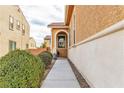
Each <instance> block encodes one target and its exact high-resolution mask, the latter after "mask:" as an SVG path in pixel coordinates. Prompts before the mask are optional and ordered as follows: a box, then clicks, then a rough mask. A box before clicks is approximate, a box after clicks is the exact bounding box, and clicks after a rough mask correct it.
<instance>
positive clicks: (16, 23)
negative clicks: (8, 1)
mask: <svg viewBox="0 0 124 93" xmlns="http://www.w3.org/2000/svg"><path fill="white" fill-rule="evenodd" d="M29 29H30V28H29V24H28V22H27V20H26V19H25V16H24V15H23V13H22V11H21V9H20V8H19V6H15V5H13V6H12V5H4V6H3V5H1V6H0V57H1V56H4V55H5V54H7V53H8V52H9V51H12V50H15V49H24V50H25V49H27V47H28V42H29Z"/></svg>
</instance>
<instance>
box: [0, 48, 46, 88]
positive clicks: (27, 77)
mask: <svg viewBox="0 0 124 93" xmlns="http://www.w3.org/2000/svg"><path fill="white" fill-rule="evenodd" d="M44 70H45V69H44V63H43V62H42V61H41V60H40V58H39V57H35V56H33V55H32V54H30V53H28V52H26V51H24V50H15V51H12V52H10V53H8V54H7V55H5V56H4V57H2V58H1V59H0V87H1V88H2V87H3V88H35V87H39V84H40V80H41V76H43V73H44Z"/></svg>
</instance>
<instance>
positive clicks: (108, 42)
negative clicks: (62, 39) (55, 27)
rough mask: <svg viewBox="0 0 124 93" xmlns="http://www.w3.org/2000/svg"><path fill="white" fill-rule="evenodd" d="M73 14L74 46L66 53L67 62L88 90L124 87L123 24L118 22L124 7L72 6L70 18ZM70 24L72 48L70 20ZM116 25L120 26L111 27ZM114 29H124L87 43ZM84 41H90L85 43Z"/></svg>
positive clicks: (71, 31) (122, 17) (123, 13)
mask: <svg viewBox="0 0 124 93" xmlns="http://www.w3.org/2000/svg"><path fill="white" fill-rule="evenodd" d="M74 14H75V15H76V45H75V47H70V48H69V49H68V58H69V59H70V60H71V61H72V62H73V63H74V64H75V66H76V67H77V69H78V70H79V71H80V73H81V74H82V75H83V76H84V77H85V79H86V80H87V82H88V83H89V85H90V86H91V87H124V73H123V71H124V64H123V62H124V57H123V56H124V26H123V25H124V24H121V22H120V20H123V19H124V6H75V8H74V12H73V14H72V15H74ZM70 22H71V23H70V25H69V27H70V36H71V37H70V38H71V46H73V30H71V29H73V28H72V25H73V16H72V18H71V21H70ZM117 22H120V25H116V26H115V27H110V26H113V25H114V24H116V23H117ZM122 23H123V22H122ZM109 27H110V30H108V29H109ZM117 27H120V28H121V29H122V27H123V29H122V30H116V32H113V33H111V34H108V35H103V36H102V37H97V38H95V39H92V40H90V39H89V38H93V37H96V36H99V35H100V34H99V33H101V34H104V33H107V31H110V32H111V30H114V29H115V28H117ZM104 29H107V30H104ZM103 30H104V31H103ZM87 39H89V41H88V42H85V41H87ZM81 42H85V43H81Z"/></svg>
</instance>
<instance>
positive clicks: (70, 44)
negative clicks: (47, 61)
mask: <svg viewBox="0 0 124 93" xmlns="http://www.w3.org/2000/svg"><path fill="white" fill-rule="evenodd" d="M69 46H71V32H70V31H69Z"/></svg>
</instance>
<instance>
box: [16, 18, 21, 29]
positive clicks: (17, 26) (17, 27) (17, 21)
mask: <svg viewBox="0 0 124 93" xmlns="http://www.w3.org/2000/svg"><path fill="white" fill-rule="evenodd" d="M18 23H19V24H18ZM20 28H21V25H20V21H19V20H16V29H17V30H20Z"/></svg>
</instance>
